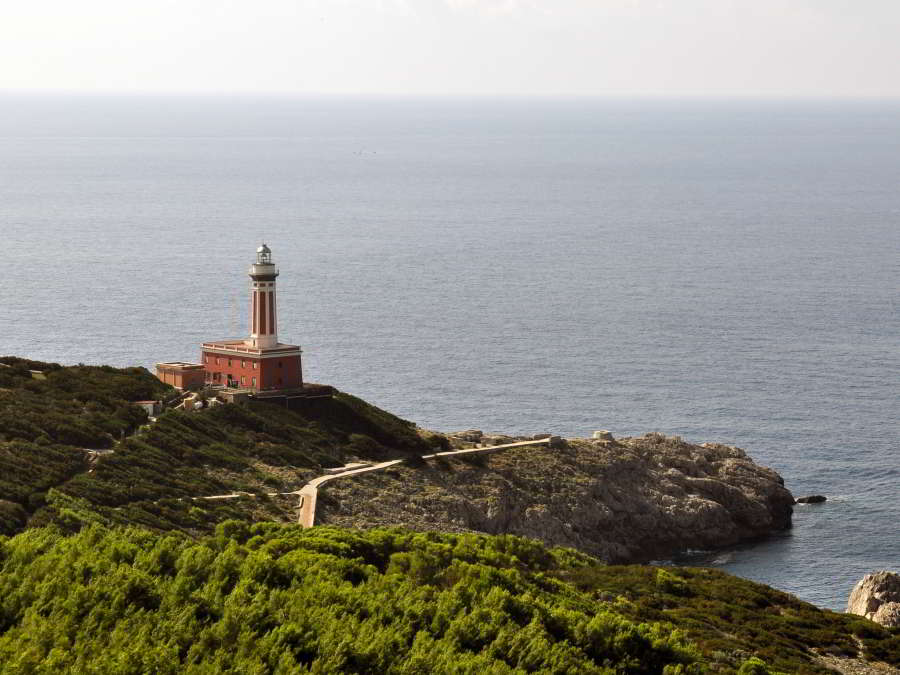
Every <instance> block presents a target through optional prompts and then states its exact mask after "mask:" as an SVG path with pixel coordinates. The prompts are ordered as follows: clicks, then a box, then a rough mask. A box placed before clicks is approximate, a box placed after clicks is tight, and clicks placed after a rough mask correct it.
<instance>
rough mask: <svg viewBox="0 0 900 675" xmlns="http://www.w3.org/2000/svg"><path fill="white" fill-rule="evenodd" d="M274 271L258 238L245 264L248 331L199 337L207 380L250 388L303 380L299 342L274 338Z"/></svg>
mask: <svg viewBox="0 0 900 675" xmlns="http://www.w3.org/2000/svg"><path fill="white" fill-rule="evenodd" d="M277 276H278V268H277V267H275V264H274V263H273V262H272V251H271V250H270V249H269V247H268V246H266V245H265V244H263V245H262V246H260V247H259V248H258V249H257V250H256V262H255V263H253V264H252V265H251V266H250V337H249V338H247V339H245V340H213V341H210V342H204V343H203V346H202V349H203V355H202V358H201V365H202V366H203V368H204V370H205V372H206V383H207V384H221V385H225V386H227V387H233V388H238V389H249V390H250V391H274V390H279V389H297V388H299V387H301V386H303V367H302V363H301V356H300V355H301V349H300V347H299V346H298V345H290V344H284V343H282V342H279V341H278V312H277V309H276V307H277V295H276V289H275V278H276V277H277Z"/></svg>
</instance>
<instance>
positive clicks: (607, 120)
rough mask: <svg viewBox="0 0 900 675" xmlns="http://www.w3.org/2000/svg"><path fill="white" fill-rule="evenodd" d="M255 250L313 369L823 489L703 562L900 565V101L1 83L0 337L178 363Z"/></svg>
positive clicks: (824, 602) (513, 424) (833, 595)
mask: <svg viewBox="0 0 900 675" xmlns="http://www.w3.org/2000/svg"><path fill="white" fill-rule="evenodd" d="M261 239H265V240H266V241H267V242H268V243H269V244H270V245H271V246H272V248H273V251H274V256H275V258H276V262H277V263H279V264H280V267H281V270H282V274H281V277H280V280H279V320H280V328H281V335H282V337H283V338H285V339H289V340H295V341H299V342H300V343H302V344H303V345H304V348H305V350H306V353H305V359H306V360H305V367H306V374H307V378H308V379H310V380H313V381H320V382H328V383H332V384H334V385H337V386H338V387H340V388H342V389H345V390H347V391H351V392H353V393H355V394H358V395H360V396H362V397H364V398H366V399H368V400H370V401H373V402H375V403H377V404H379V405H381V406H383V407H385V408H387V409H389V410H392V411H394V412H397V413H398V414H400V415H402V416H405V417H407V418H409V419H413V420H416V421H418V422H419V423H421V424H423V425H425V426H429V427H433V428H437V429H443V430H452V429H459V428H468V427H479V428H482V429H485V430H491V431H501V432H503V431H507V432H522V433H525V432H543V431H552V432H554V433H560V434H565V435H588V434H590V432H591V431H593V430H594V429H599V428H608V429H610V430H612V431H614V432H615V433H617V434H620V435H623V434H640V433H644V432H646V431H652V430H658V431H663V432H666V433H669V434H679V435H681V436H683V437H685V438H687V439H689V440H692V441H696V442H701V441H707V440H715V441H722V442H726V443H734V444H737V445H739V446H741V447H744V448H746V449H747V450H748V451H749V452H750V453H751V454H752V456H753V457H755V458H756V459H757V460H758V461H760V462H762V463H765V464H767V465H770V466H772V467H774V468H776V469H777V470H778V471H779V472H781V474H782V475H783V476H784V477H785V479H786V481H787V484H788V486H789V487H790V489H791V490H792V491H793V492H794V494H796V495H802V494H808V493H823V494H826V495H828V496H829V498H830V500H829V502H828V503H826V504H825V505H822V506H813V507H799V508H798V509H797V511H796V516H795V527H794V529H793V531H792V532H791V533H790V534H789V535H787V536H783V537H778V538H775V539H772V540H769V541H767V542H764V543H761V544H758V545H755V546H752V547H747V548H742V549H739V550H734V551H726V552H719V553H717V554H715V555H713V556H705V557H704V556H699V557H698V558H697V559H698V560H699V561H701V562H704V563H707V564H714V565H717V566H719V567H721V568H722V569H725V570H727V571H730V572H733V573H737V574H740V575H742V576H746V577H749V578H752V579H756V580H760V581H764V582H766V583H769V584H772V585H774V586H776V587H778V588H782V589H785V590H788V591H790V592H793V593H795V594H797V595H798V596H800V597H801V598H803V599H806V600H809V601H811V602H814V603H816V604H819V605H821V606H825V607H831V608H835V609H842V608H843V606H844V604H845V601H846V597H847V595H848V593H849V591H850V589H851V588H852V586H853V584H854V583H855V582H856V581H857V580H858V579H859V578H860V577H861V576H862V575H863V574H865V573H867V572H870V571H873V570H876V569H880V568H893V569H897V568H900V525H898V523H900V501H898V499H897V496H898V489H897V487H898V484H900V454H898V436H900V434H898V399H900V352H898V335H900V312H898V289H900V104H898V103H835V102H824V101H821V102H802V103H785V102H710V101H707V102H697V101H695V102H678V101H640V102H637V101H632V102H628V101H604V100H568V101H562V100H558V101H550V100H527V99H509V100H489V99H482V100H462V99H446V100H440V99H433V100H428V101H422V100H398V99H381V100H379V99H368V100H363V99H350V98H348V99H338V98H335V99H318V100H317V99H295V100H281V99H274V98H272V99H229V98H210V99H192V98H168V99H167V98H156V99H154V98H144V99H141V98H133V99H124V98H122V99H117V98H100V97H94V98H80V99H79V98H60V97H49V96H48V97H32V98H22V97H12V96H6V97H0V244H2V250H3V255H4V258H5V266H4V271H3V273H2V274H0V307H2V314H0V316H2V331H0V353H12V354H21V355H27V356H30V357H33V358H37V359H45V360H52V361H60V362H64V363H74V362H85V363H111V364H114V365H129V364H144V365H147V366H151V365H152V364H153V363H154V362H155V361H157V360H174V359H197V358H198V356H199V354H198V343H199V342H200V341H201V340H204V339H210V338H219V337H225V336H241V335H243V334H244V332H245V326H244V324H245V317H246V314H247V310H246V301H245V293H246V281H247V279H246V276H245V273H246V267H247V265H248V264H249V263H250V261H251V259H252V256H253V251H254V250H255V248H256V246H257V245H258V242H259V241H260V240H261Z"/></svg>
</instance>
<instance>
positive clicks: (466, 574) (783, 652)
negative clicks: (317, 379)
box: [0, 521, 900, 675]
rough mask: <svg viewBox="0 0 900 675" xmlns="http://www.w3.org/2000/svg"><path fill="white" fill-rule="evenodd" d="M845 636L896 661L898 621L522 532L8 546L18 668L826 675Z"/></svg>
mask: <svg viewBox="0 0 900 675" xmlns="http://www.w3.org/2000/svg"><path fill="white" fill-rule="evenodd" d="M779 617H780V618H779ZM851 632H856V633H857V634H858V635H860V636H861V637H862V638H863V639H864V642H865V649H866V650H867V651H868V652H870V653H872V654H875V653H877V652H878V650H881V651H882V653H883V654H892V655H893V657H894V658H895V657H896V656H897V648H898V641H900V631H895V632H894V633H893V634H891V632H890V631H887V630H885V629H879V628H877V626H875V625H874V624H871V623H870V622H868V621H864V620H860V619H854V618H851V617H847V616H842V615H837V614H833V613H830V612H823V611H821V610H816V609H815V608H813V607H811V606H810V605H805V604H803V603H800V602H798V601H797V600H795V599H793V598H791V597H790V596H787V595H785V594H783V593H778V592H777V591H773V590H772V589H768V588H765V587H763V586H760V585H758V584H754V583H751V582H748V581H743V580H740V579H736V578H734V577H728V576H727V575H724V574H719V573H715V572H711V571H704V570H671V571H666V570H658V569H655V568H651V567H639V566H633V567H624V568H620V567H603V566H598V565H597V564H596V562H595V561H593V560H592V559H590V558H588V557H587V556H584V555H582V554H579V553H576V552H575V551H572V550H568V549H547V548H545V547H544V546H543V545H541V544H539V543H537V542H534V541H531V540H527V539H522V538H519V537H512V536H493V537H491V536H482V535H471V534H467V535H450V534H435V533H431V534H421V533H418V534H413V533H409V532H404V531H398V530H372V531H369V532H366V533H360V532H350V531H343V530H336V529H330V528H322V527H319V528H315V529H311V530H302V529H300V528H298V527H297V526H280V525H276V524H274V523H259V524H255V525H252V526H248V525H247V524H245V523H240V522H236V521H228V522H225V523H222V524H220V525H219V526H218V528H217V531H216V534H215V535H214V536H209V537H206V538H203V539H200V540H191V539H189V538H187V537H183V536H172V535H165V534H155V533H151V532H150V531H147V530H141V529H137V528H129V529H121V528H119V529H108V528H105V527H101V526H98V525H92V526H88V527H86V528H84V529H83V530H82V531H81V532H80V533H78V534H75V535H65V534H63V533H61V532H60V531H58V530H57V529H55V528H36V529H32V530H29V531H27V532H26V533H24V534H20V535H18V536H16V537H15V538H13V539H8V540H5V541H3V540H2V539H0V664H3V671H4V672H10V673H13V672H15V673H19V672H38V671H41V672H61V671H64V670H67V669H74V670H76V671H78V672H86V671H90V672H99V673H104V672H108V673H113V672H114V673H144V672H159V673H176V672H210V673H211V672H226V671H231V672H242V673H267V672H279V673H290V672H298V671H306V670H309V671H311V672H343V673H392V672H393V673H431V672H441V673H445V672H447V673H450V672H458V673H471V672H488V673H512V672H519V673H522V672H535V671H543V672H554V673H573V674H575V673H633V674H638V673H664V672H665V673H671V674H674V673H703V672H718V673H734V672H740V673H760V674H763V675H764V674H765V673H770V672H778V670H783V671H784V672H791V673H815V672H824V670H823V669H822V668H821V667H819V666H816V665H815V664H814V662H813V659H812V657H811V655H810V653H809V651H808V650H807V647H817V648H819V649H822V650H824V651H839V652H842V653H855V651H856V650H855V647H854V646H853V641H852V639H851V638H850V637H849V635H850V634H851ZM891 650H893V651H891ZM754 654H763V655H764V656H765V660H766V661H768V665H766V664H765V663H764V661H763V660H760V659H758V658H756V657H755V656H754ZM894 662H895V663H896V662H897V661H896V660H895V661H894Z"/></svg>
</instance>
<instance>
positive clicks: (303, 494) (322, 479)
mask: <svg viewBox="0 0 900 675" xmlns="http://www.w3.org/2000/svg"><path fill="white" fill-rule="evenodd" d="M550 438H551V437H550V436H548V437H547V438H540V439H538V440H536V441H518V442H516V443H505V444H503V445H489V446H486V447H483V448H466V449H464V450H446V451H444V452H435V453H433V454H431V455H422V459H425V460H427V459H437V458H438V457H455V456H457V455H475V454H479V455H487V454H490V453H492V452H497V451H498V450H508V449H509V448H522V447H526V446H529V445H548V444H549V443H550ZM405 461H406V460H405V459H392V460H389V461H387V462H380V463H378V464H371V465H368V466H360V464H359V463H358V462H356V463H353V464H347V465H345V467H344V468H345V469H346V471H339V472H338V473H331V474H326V475H324V476H318V477H317V478H313V479H312V480H311V481H309V482H308V483H307V484H306V485H304V486H303V487H302V488H300V489H299V490H293V491H291V492H269V493H267V494H268V496H269V497H278V496H284V495H298V496H299V497H300V504H299V508H300V516H299V518H298V519H297V522H298V523H299V524H300V525H301V526H302V527H312V526H313V525H315V524H316V500H317V498H318V495H319V487H321V486H322V485H324V484H325V483H327V482H329V481H332V480H335V479H337V478H345V477H347V476H356V475H358V474H361V473H368V472H370V471H383V470H384V469H387V468H388V467H391V466H396V465H397V464H402V463H403V462H405ZM255 496H256V495H254V494H253V493H251V492H232V493H230V494H225V495H211V496H209V497H192V499H194V500H197V499H239V498H241V497H255Z"/></svg>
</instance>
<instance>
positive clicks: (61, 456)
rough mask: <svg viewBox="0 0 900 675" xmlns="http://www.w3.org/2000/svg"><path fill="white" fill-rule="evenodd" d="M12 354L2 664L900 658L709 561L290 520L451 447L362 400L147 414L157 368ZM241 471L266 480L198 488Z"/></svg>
mask: <svg viewBox="0 0 900 675" xmlns="http://www.w3.org/2000/svg"><path fill="white" fill-rule="evenodd" d="M0 364H2V365H0V535H2V534H3V532H6V533H8V534H12V533H15V532H20V534H17V535H16V536H14V537H12V538H6V537H3V536H0V673H7V672H8V673H32V672H54V673H55V672H66V671H73V672H97V673H143V672H159V673H175V672H178V673H180V672H204V673H213V672H226V671H231V672H242V673H244V672H246V673H269V672H282V673H288V672H304V671H310V672H351V673H385V672H387V673H390V672H394V673H431V672H458V673H471V672H477V671H484V672H486V673H506V672H516V673H523V672H537V671H543V672H553V673H622V674H625V673H628V674H632V673H633V674H640V673H648V674H649V673H668V674H670V675H675V674H676V673H684V674H690V673H724V674H728V673H739V674H740V675H766V674H767V673H772V674H774V673H780V672H784V673H799V674H802V675H806V674H810V675H812V674H814V673H816V674H817V673H825V672H826V670H825V668H824V667H823V666H822V665H820V664H819V663H818V661H817V660H816V656H815V654H816V653H821V654H836V655H843V656H855V657H865V658H867V659H870V660H882V661H886V662H888V663H891V664H900V630H888V629H884V628H881V627H879V626H877V625H876V624H873V623H871V622H869V621H866V620H864V619H861V618H859V617H851V616H847V615H840V614H835V613H832V612H827V611H822V610H819V609H816V608H815V607H813V606H811V605H808V604H806V603H802V602H800V601H798V600H797V599H795V598H793V597H791V596H789V595H786V594H784V593H780V592H778V591H775V590H773V589H771V588H768V587H765V586H761V585H758V584H754V583H752V582H749V581H745V580H742V579H738V578H735V577H731V576H728V575H725V574H722V573H719V572H715V571H712V570H693V569H660V568H654V567H647V566H626V567H613V566H603V565H600V564H598V563H597V561H595V560H593V559H591V558H589V557H588V556H585V555H582V554H579V553H577V552H575V551H572V550H567V549H548V548H546V547H544V546H543V545H541V544H539V543H537V542H534V541H530V540H526V539H522V538H518V537H512V536H497V537H489V536H478V535H468V534H467V535H451V534H436V533H428V534H413V533H410V532H405V531H400V530H372V531H369V532H366V533H360V532H355V531H345V530H338V529H332V528H323V527H317V528H314V529H311V530H302V529H299V528H298V527H296V526H284V525H280V524H277V523H275V522H271V521H273V520H279V519H280V520H287V519H292V514H291V512H290V510H291V509H292V508H293V507H294V506H295V505H296V498H293V497H292V498H291V499H290V500H288V501H287V502H284V501H282V502H280V501H279V498H268V497H266V495H265V493H266V492H268V491H279V490H284V489H293V488H296V487H299V485H300V484H302V483H303V482H305V480H306V478H308V477H310V476H312V475H315V474H318V473H320V472H321V470H322V468H323V467H326V466H333V465H338V464H342V463H344V462H345V461H347V460H349V459H351V458H367V459H373V460H376V459H383V458H386V457H398V456H408V457H415V456H418V455H419V454H422V453H423V452H425V451H428V450H429V449H430V448H432V447H434V446H441V445H442V444H445V443H446V439H445V438H444V437H442V436H440V435H433V434H424V435H423V434H422V433H421V432H420V431H419V430H417V429H416V428H415V427H414V426H413V425H412V424H411V423H409V422H405V421H403V420H400V419H399V418H397V417H395V416H393V415H390V414H389V413H386V412H384V411H382V410H379V409H377V408H374V407H372V406H370V405H368V404H366V403H365V402H363V401H360V400H359V399H356V398H353V397H352V396H348V395H346V394H341V393H335V395H334V396H332V397H326V398H320V399H312V400H309V401H307V402H306V403H305V405H304V407H302V408H301V409H298V410H286V409H284V408H279V407H277V406H274V405H272V404H268V403H262V402H251V404H250V405H247V406H236V405H221V406H214V407H210V408H207V409H204V410H200V411H194V412H182V411H167V412H165V413H163V414H162V415H161V416H160V417H159V419H158V421H157V422H156V423H155V424H147V417H146V413H145V412H144V411H143V410H142V409H141V408H139V407H137V406H135V405H134V404H133V401H136V400H141V399H148V398H153V399H156V398H162V399H170V398H172V397H174V396H175V395H176V392H174V390H172V389H171V388H169V387H167V386H165V385H162V384H161V383H159V382H158V381H157V380H156V378H154V377H153V376H152V375H151V374H150V373H148V372H147V371H146V370H144V369H140V368H130V369H123V370H119V369H113V368H105V367H88V366H77V367H74V368H63V367H61V366H58V365H56V364H42V363H38V362H31V361H26V360H22V359H13V358H9V357H7V358H3V359H0ZM32 371H39V372H37V373H33V372H32ZM85 448H93V449H100V448H108V449H111V450H113V452H112V453H111V454H107V455H103V456H100V457H96V456H95V457H93V458H90V459H89V456H88V453H87V452H86V451H85ZM236 489H238V490H246V491H247V492H250V493H255V494H256V498H254V499H249V498H248V499H240V500H229V501H208V500H194V499H192V497H196V496H199V495H207V496H208V495H212V494H217V493H224V492H230V491H232V490H236ZM255 520H259V521H265V522H256V523H254V522H253V521H255ZM23 530H24V531H23Z"/></svg>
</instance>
